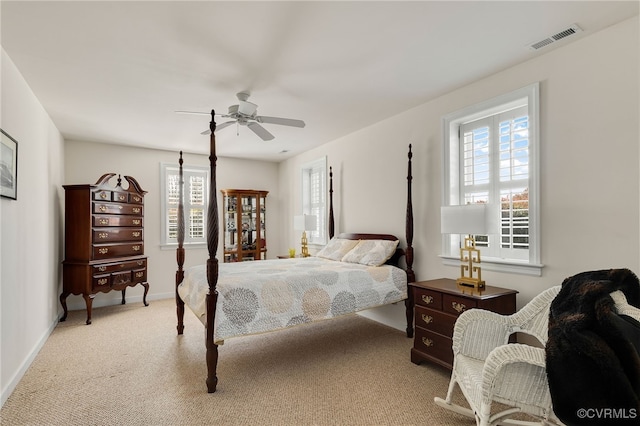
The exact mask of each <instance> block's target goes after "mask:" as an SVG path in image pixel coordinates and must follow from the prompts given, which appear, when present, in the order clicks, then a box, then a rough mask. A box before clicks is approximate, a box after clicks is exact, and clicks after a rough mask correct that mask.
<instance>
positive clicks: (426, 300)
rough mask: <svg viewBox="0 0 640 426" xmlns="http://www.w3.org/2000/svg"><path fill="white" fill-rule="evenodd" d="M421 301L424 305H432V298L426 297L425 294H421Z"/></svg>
mask: <svg viewBox="0 0 640 426" xmlns="http://www.w3.org/2000/svg"><path fill="white" fill-rule="evenodd" d="M422 301H423V302H424V303H426V304H427V305H430V304H432V303H433V296H428V295H426V294H423V295H422Z"/></svg>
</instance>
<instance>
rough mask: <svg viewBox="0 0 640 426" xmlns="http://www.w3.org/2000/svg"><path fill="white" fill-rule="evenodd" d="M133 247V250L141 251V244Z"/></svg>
mask: <svg viewBox="0 0 640 426" xmlns="http://www.w3.org/2000/svg"><path fill="white" fill-rule="evenodd" d="M131 249H132V250H133V251H140V246H133V247H131Z"/></svg>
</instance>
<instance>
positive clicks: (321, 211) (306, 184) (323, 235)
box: [300, 156, 328, 246]
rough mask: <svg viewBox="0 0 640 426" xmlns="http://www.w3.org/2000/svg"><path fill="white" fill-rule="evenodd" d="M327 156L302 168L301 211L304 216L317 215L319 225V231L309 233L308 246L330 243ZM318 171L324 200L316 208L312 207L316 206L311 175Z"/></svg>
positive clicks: (320, 192) (320, 191) (320, 190)
mask: <svg viewBox="0 0 640 426" xmlns="http://www.w3.org/2000/svg"><path fill="white" fill-rule="evenodd" d="M327 162H328V160H327V156H324V157H321V158H318V159H316V160H313V161H309V162H307V163H304V164H303V165H302V166H301V167H300V188H301V191H300V192H301V197H300V199H301V211H302V214H307V215H310V214H315V215H317V216H318V219H317V224H318V229H317V230H316V231H308V232H307V239H308V244H309V245H310V246H324V245H326V244H327V241H328V237H327V234H328V230H327V205H328V201H327V194H328V186H327V169H328V167H327ZM314 171H317V173H318V175H319V177H320V179H321V182H320V186H321V188H320V189H319V194H320V195H321V196H322V198H323V199H322V200H321V201H320V202H316V203H315V204H316V206H312V204H314V203H313V202H312V201H311V199H310V198H311V191H310V182H311V175H312V174H313V173H314Z"/></svg>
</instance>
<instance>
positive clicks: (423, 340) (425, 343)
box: [422, 337, 433, 348]
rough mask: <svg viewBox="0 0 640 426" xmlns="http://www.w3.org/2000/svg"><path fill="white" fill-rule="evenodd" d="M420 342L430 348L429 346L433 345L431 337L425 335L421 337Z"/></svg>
mask: <svg viewBox="0 0 640 426" xmlns="http://www.w3.org/2000/svg"><path fill="white" fill-rule="evenodd" d="M422 343H424V345H425V346H426V347H428V348H430V347H431V346H433V340H431V339H427V338H426V337H423V338H422Z"/></svg>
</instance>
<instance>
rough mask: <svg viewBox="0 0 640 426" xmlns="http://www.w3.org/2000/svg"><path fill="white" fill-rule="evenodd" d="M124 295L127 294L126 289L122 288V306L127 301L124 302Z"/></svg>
mask: <svg viewBox="0 0 640 426" xmlns="http://www.w3.org/2000/svg"><path fill="white" fill-rule="evenodd" d="M126 293H127V288H126V287H125V288H123V289H122V303H121V304H122V305H124V304H125V303H127V301H126V300H125V298H124V297H125V296H124V295H125V294H126Z"/></svg>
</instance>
